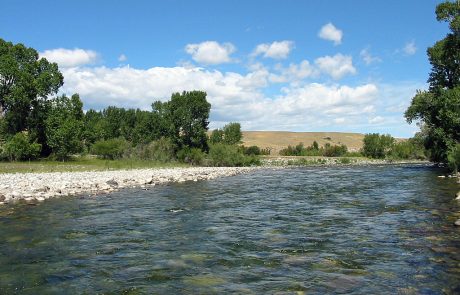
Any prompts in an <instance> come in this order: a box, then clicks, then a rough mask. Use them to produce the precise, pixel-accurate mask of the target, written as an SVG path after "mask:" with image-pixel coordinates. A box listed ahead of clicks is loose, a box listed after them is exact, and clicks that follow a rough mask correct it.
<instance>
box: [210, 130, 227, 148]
mask: <svg viewBox="0 0 460 295" xmlns="http://www.w3.org/2000/svg"><path fill="white" fill-rule="evenodd" d="M223 140H224V131H223V130H221V129H214V130H213V131H212V132H211V135H210V136H209V142H210V143H212V144H215V143H221V142H223Z"/></svg>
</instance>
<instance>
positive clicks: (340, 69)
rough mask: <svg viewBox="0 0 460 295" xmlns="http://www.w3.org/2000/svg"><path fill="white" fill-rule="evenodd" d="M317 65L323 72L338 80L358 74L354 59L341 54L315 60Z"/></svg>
mask: <svg viewBox="0 0 460 295" xmlns="http://www.w3.org/2000/svg"><path fill="white" fill-rule="evenodd" d="M315 64H316V65H317V66H318V68H319V69H320V70H321V71H322V72H324V73H327V74H329V75H330V76H331V77H332V78H334V79H336V80H338V79H340V78H342V77H343V76H345V75H347V74H355V73H356V69H355V67H354V66H353V60H352V57H351V56H348V55H343V54H341V53H338V54H336V55H334V56H324V57H319V58H317V59H316V60H315Z"/></svg>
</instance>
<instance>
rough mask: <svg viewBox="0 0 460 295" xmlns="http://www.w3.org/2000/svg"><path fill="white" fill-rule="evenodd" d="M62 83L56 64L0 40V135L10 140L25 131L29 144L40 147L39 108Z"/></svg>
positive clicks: (29, 50) (23, 47) (20, 45)
mask: <svg viewBox="0 0 460 295" xmlns="http://www.w3.org/2000/svg"><path fill="white" fill-rule="evenodd" d="M63 81H64V78H63V76H62V74H61V73H60V72H59V69H58V66H57V64H56V63H50V62H48V61H47V60H46V59H45V58H40V59H39V56H38V52H37V51H36V50H35V49H33V48H28V47H25V46H24V45H23V44H13V43H11V42H6V41H4V40H3V39H0V120H2V121H4V122H3V123H2V124H0V125H1V126H2V127H3V130H1V131H2V132H4V133H5V134H8V135H10V136H13V135H15V134H16V133H18V132H20V131H24V130H28V131H29V133H30V135H31V136H34V137H35V138H33V139H32V140H40V142H39V143H44V142H43V141H44V140H45V137H44V133H43V122H44V119H45V118H44V116H43V107H42V104H43V102H44V101H46V100H47V98H48V97H49V96H50V95H53V94H55V93H57V91H58V89H59V87H61V86H62V84H63ZM40 128H41V130H37V129H40Z"/></svg>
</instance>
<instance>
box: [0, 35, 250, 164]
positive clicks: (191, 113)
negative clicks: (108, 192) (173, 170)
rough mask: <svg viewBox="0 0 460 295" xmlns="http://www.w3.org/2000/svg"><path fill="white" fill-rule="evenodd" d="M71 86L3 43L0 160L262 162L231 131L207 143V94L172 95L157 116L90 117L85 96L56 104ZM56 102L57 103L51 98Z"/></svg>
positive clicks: (157, 107) (27, 53)
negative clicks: (82, 157) (86, 157)
mask: <svg viewBox="0 0 460 295" xmlns="http://www.w3.org/2000/svg"><path fill="white" fill-rule="evenodd" d="M63 83H64V78H63V76H62V74H61V73H60V72H59V69H58V66H57V64H56V63H50V62H48V61H47V60H46V59H45V58H39V56H38V53H37V51H36V50H35V49H33V48H27V47H25V46H24V45H22V44H12V43H11V42H6V41H4V40H2V39H0V158H3V159H9V160H26V159H34V158H37V157H49V156H52V157H54V158H56V159H59V160H66V159H69V158H70V157H71V155H74V154H79V153H84V152H90V153H94V154H97V155H99V156H100V157H104V158H107V159H115V158H122V157H127V158H139V159H149V160H156V161H162V162H166V161H173V160H180V161H184V162H189V163H192V164H198V163H203V162H204V161H205V160H206V161H207V163H209V164H211V165H246V164H248V163H252V162H254V161H256V160H255V158H254V157H252V156H248V153H246V150H245V149H244V148H242V147H239V146H238V145H239V144H240V143H241V138H242V133H241V126H240V124H238V123H230V124H228V125H226V126H225V127H224V128H223V129H222V130H220V129H218V130H215V131H214V132H213V133H212V135H211V138H210V139H208V136H207V131H208V125H209V113H210V109H211V105H210V104H209V102H208V101H207V100H206V93H205V92H203V91H189V92H186V91H184V92H182V93H173V94H172V95H171V99H170V100H169V101H166V102H161V101H156V102H154V103H153V104H152V108H151V110H150V111H146V110H139V109H124V108H117V107H108V108H106V109H103V110H102V111H96V110H89V111H87V112H86V113H84V112H83V103H82V101H81V99H80V97H79V95H78V94H74V95H72V96H71V97H68V96H66V95H61V96H55V97H53V96H54V95H56V94H57V92H58V90H59V88H60V87H61V86H62V85H63ZM50 97H53V98H50Z"/></svg>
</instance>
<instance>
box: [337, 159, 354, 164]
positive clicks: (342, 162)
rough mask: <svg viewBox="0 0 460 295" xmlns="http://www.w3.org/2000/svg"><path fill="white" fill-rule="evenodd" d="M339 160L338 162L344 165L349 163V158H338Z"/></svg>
mask: <svg viewBox="0 0 460 295" xmlns="http://www.w3.org/2000/svg"><path fill="white" fill-rule="evenodd" d="M339 162H340V164H344V165H348V164H351V160H350V158H340V160H339Z"/></svg>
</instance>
